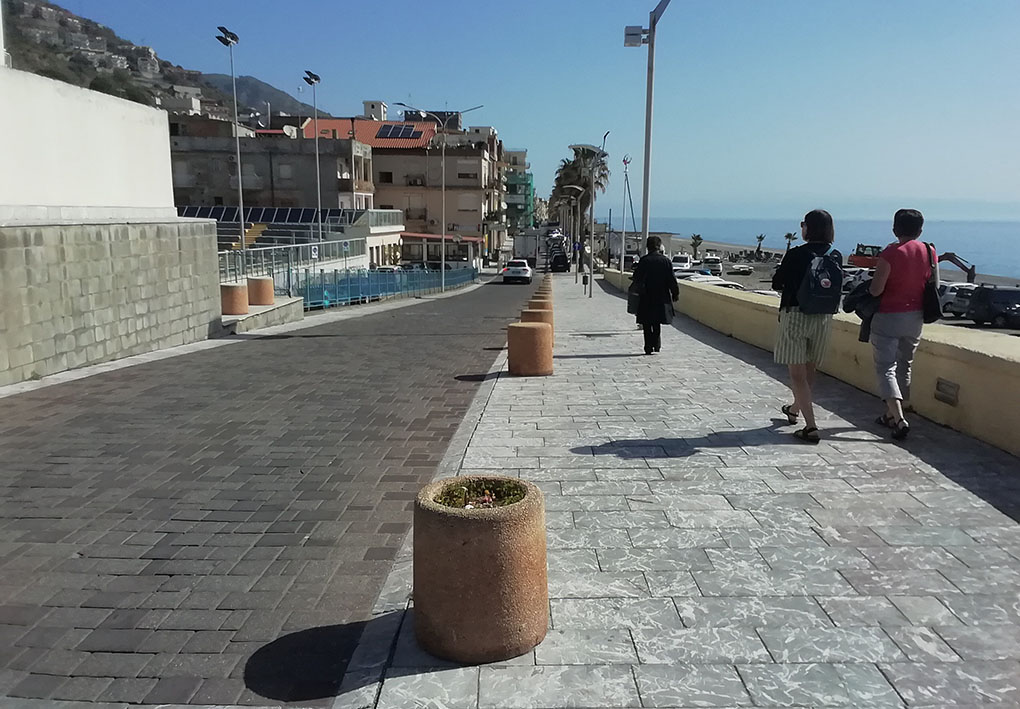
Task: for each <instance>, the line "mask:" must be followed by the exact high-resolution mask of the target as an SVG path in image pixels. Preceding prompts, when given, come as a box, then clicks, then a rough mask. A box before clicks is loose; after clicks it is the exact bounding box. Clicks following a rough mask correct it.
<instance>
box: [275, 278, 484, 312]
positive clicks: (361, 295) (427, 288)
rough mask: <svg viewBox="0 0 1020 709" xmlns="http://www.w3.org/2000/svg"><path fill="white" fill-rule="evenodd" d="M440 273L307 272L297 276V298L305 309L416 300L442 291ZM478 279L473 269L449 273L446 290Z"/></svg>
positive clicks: (295, 292) (295, 291)
mask: <svg viewBox="0 0 1020 709" xmlns="http://www.w3.org/2000/svg"><path fill="white" fill-rule="evenodd" d="M440 276H441V274H440V273H439V272H438V271H395V272H387V271H369V270H364V269H361V270H356V271H353V270H347V271H343V270H339V269H337V270H334V271H327V270H324V269H323V270H319V271H315V270H313V269H307V270H305V271H303V272H302V273H299V274H297V277H296V278H295V282H296V288H295V290H294V293H293V294H294V295H299V296H301V297H302V298H304V299H305V310H315V309H319V308H331V307H334V306H337V305H354V304H357V303H367V302H370V301H373V300H380V299H382V298H394V297H409V296H411V297H413V296H421V295H428V294H429V293H436V292H439V290H440V288H441V285H442V280H441V277H440ZM477 279H478V271H477V270H476V269H474V268H455V269H449V270H447V271H446V287H447V288H455V287H458V286H463V285H467V284H468V283H472V282H474V281H475V280H477Z"/></svg>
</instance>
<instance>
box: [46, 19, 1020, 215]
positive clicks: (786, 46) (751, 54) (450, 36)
mask: <svg viewBox="0 0 1020 709" xmlns="http://www.w3.org/2000/svg"><path fill="white" fill-rule="evenodd" d="M61 4H62V5H63V6H64V7H67V8H68V9H69V10H71V11H72V12H75V13H77V14H80V15H83V16H86V17H89V18H91V19H93V20H96V21H97V22H101V23H103V24H105V25H108V26H109V27H111V28H112V29H113V30H114V31H116V32H117V33H118V34H120V35H121V36H122V37H125V38H126V39H129V40H131V41H133V42H135V43H137V44H144V45H149V46H152V47H153V48H155V49H156V51H157V53H158V54H159V56H160V57H161V58H162V59H166V60H168V61H171V62H173V63H175V64H180V65H182V66H184V67H187V68H191V69H198V70H201V71H205V72H217V73H227V72H229V65H228V58H227V54H226V49H225V48H224V47H222V46H221V45H220V44H219V43H218V42H216V40H215V39H214V34H215V33H216V26H217V25H221V24H222V25H226V26H227V27H228V28H229V29H231V30H232V31H234V32H235V33H237V34H238V35H239V36H240V38H241V41H240V43H239V44H238V46H237V47H236V48H235V65H236V69H237V72H238V74H239V75H244V74H248V75H252V76H256V77H258V78H259V79H262V80H263V81H266V82H268V83H270V84H272V85H274V86H276V87H278V88H280V89H283V90H284V91H287V92H289V93H291V94H293V95H295V96H297V97H298V98H301V99H302V100H305V101H307V102H310V96H308V94H307V93H298V92H297V89H298V86H299V83H300V77H301V74H302V73H303V71H304V70H305V69H311V70H312V71H314V72H315V73H317V74H319V75H320V76H321V77H322V83H321V84H320V85H319V88H318V98H319V105H320V106H321V107H322V108H323V109H324V110H325V111H328V112H329V113H331V114H333V115H341V116H343V115H358V114H360V113H361V111H362V108H361V102H362V101H363V100H366V99H374V100H383V101H386V102H387V103H389V104H390V106H391V116H392V115H393V111H394V109H393V104H394V103H395V102H397V101H403V102H405V103H408V104H411V105H416V106H419V107H422V108H426V109H430V110H434V109H448V110H457V109H461V108H467V107H470V106H475V105H478V104H483V105H484V108H483V109H481V110H478V111H475V112H474V113H471V114H470V115H469V116H465V119H466V122H467V123H468V124H469V125H492V126H495V127H496V128H497V130H498V131H499V135H500V137H501V138H502V139H503V142H504V145H505V147H507V148H513V149H516V148H527V149H528V152H529V160H530V162H531V167H532V172H533V173H534V175H535V183H536V192H537V194H538V195H539V196H548V193H549V191H550V189H551V187H552V182H553V177H554V173H555V169H556V166H557V164H558V163H559V161H560V159H562V158H564V157H568V156H569V155H570V150H569V148H568V147H567V146H569V145H570V144H571V143H595V144H600V143H601V141H602V135H603V134H604V133H605V132H606V131H607V130H608V131H610V134H609V136H608V139H607V142H606V149H607V151H608V152H609V153H610V157H609V165H610V169H611V171H612V177H611V184H610V185H609V187H608V192H607V196H606V197H600V199H599V201H598V209H597V211H598V213H599V214H600V215H604V214H605V210H606V209H608V207H610V206H614V207H615V209H614V211H616V213H617V214H619V213H620V211H621V210H622V207H623V202H624V199H623V196H624V187H623V179H622V176H623V164H622V159H623V157H624V156H625V155H628V154H629V155H630V156H631V157H632V162H631V164H630V168H629V170H630V184H631V190H632V193H633V199H634V203H635V206H636V208H637V209H638V210H639V211H640V201H641V193H642V192H641V191H642V159H643V152H644V107H645V77H646V68H647V49H646V48H644V47H641V48H625V47H624V46H623V28H624V26H625V25H638V24H644V25H647V22H648V13H649V11H650V10H651V9H652V7H653V6H654V2H653V0H643V1H642V2H637V1H636V0H613V1H609V0H515V2H513V3H510V2H498V1H493V0H487V1H485V2H479V1H478V0H431V2H428V3H422V2H420V0H419V1H411V0H387V1H386V2H362V1H359V0H340V1H337V0H306V2H303V3H300V4H295V3H287V2H279V1H278V0H273V1H272V2H269V1H264V0H214V1H210V0H174V1H173V2H168V1H167V0H63V2H62V3H61ZM1018 36H1020V1H1018V0H973V1H969V2H960V1H959V0H895V2H890V1H889V0H852V1H836V0H825V1H820V0H767V1H766V0H675V1H674V2H672V4H671V5H670V6H669V7H668V9H667V10H666V13H665V15H664V16H663V18H662V20H661V21H660V23H659V25H658V32H657V39H656V55H655V59H656V63H655V68H656V71H655V77H656V81H655V103H654V126H653V131H652V138H653V142H652V160H651V164H652V170H651V176H652V179H651V183H652V184H651V192H650V194H651V198H650V201H651V207H652V209H651V212H652V217H653V219H654V218H655V217H657V216H658V217H719V218H751V217H762V218H784V217H787V216H789V215H790V214H794V215H799V214H803V213H804V212H806V211H807V210H809V209H812V208H818V207H821V208H825V209H828V210H829V211H830V212H832V213H833V214H834V216H835V215H837V214H838V215H839V216H841V217H842V218H886V217H888V215H889V214H891V213H892V211H894V210H895V209H896V208H898V207H902V206H911V207H916V208H919V209H922V211H924V212H925V214H926V216H927V218H928V219H983V220H995V219H1002V220H1020V42H1018V41H1017V37H1018ZM468 119H469V120H468Z"/></svg>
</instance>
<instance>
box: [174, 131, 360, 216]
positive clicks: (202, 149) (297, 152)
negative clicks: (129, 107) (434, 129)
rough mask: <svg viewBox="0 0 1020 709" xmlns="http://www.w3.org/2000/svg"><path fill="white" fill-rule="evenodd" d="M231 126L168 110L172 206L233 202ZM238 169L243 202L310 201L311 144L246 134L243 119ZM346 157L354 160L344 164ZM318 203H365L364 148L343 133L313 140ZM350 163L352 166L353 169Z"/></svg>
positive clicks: (267, 204)
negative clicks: (353, 199)
mask: <svg viewBox="0 0 1020 709" xmlns="http://www.w3.org/2000/svg"><path fill="white" fill-rule="evenodd" d="M234 130H235V126H234V124H233V123H231V122H229V121H216V120H212V119H207V118H203V117H198V116H171V117H170V157H171V165H172V170H173V184H174V202H175V203H176V204H178V205H189V206H215V205H221V204H222V205H236V204H237V179H238V178H237V160H236V154H235V150H236V146H235V141H234V138H233V131H234ZM236 130H240V131H241V132H242V137H241V173H242V180H243V182H242V184H243V186H244V199H245V203H246V204H251V205H259V206H261V207H309V206H314V205H315V204H316V203H317V192H316V190H317V185H316V177H315V176H316V172H315V167H316V158H315V144H314V142H313V141H309V140H295V139H291V138H289V137H287V136H285V135H266V136H261V137H257V138H256V137H250V136H254V135H255V134H254V131H251V130H250V129H248V128H245V127H243V126H238V127H237V128H236ZM352 156H354V158H355V159H356V163H353V164H352ZM318 164H319V181H318V184H319V189H321V194H322V206H323V208H324V209H326V208H350V207H351V205H350V199H351V195H352V194H354V195H358V196H359V197H360V198H361V199H360V203H359V204H357V205H356V206H355V208H356V209H371V208H372V206H373V192H374V189H373V185H372V182H371V174H372V148H371V147H370V146H368V145H364V144H363V143H359V142H357V141H352V140H350V139H336V140H320V141H319V159H318ZM355 166H356V168H357V169H353V168H354V167H355Z"/></svg>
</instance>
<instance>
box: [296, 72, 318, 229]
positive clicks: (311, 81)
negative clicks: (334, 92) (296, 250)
mask: <svg viewBox="0 0 1020 709" xmlns="http://www.w3.org/2000/svg"><path fill="white" fill-rule="evenodd" d="M301 78H302V79H304V80H305V83H306V84H308V85H309V86H311V87H312V112H313V116H314V118H313V119H312V126H313V128H314V129H315V199H316V203H317V205H318V209H316V210H315V221H316V223H317V224H318V226H319V243H322V188H321V186H320V182H319V181H320V179H321V178H322V176H321V175H320V174H319V104H318V103H317V102H316V98H315V85H316V84H318V83H319V82H320V81H322V79H321V78H320V77H319V75H318V74H313V73H312V72H310V71H308V70H307V69H305V75H304V76H302V77H301Z"/></svg>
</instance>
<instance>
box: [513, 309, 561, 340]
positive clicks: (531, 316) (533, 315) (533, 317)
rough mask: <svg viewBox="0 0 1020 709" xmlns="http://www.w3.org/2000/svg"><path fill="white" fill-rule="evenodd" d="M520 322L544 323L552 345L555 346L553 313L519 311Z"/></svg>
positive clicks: (532, 310)
mask: <svg viewBox="0 0 1020 709" xmlns="http://www.w3.org/2000/svg"><path fill="white" fill-rule="evenodd" d="M521 322H544V323H546V324H547V325H549V331H550V332H551V333H552V344H553V347H555V346H556V326H555V325H553V311H552V309H551V308H550V309H549V310H544V309H542V310H539V309H526V310H522V311H521Z"/></svg>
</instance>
